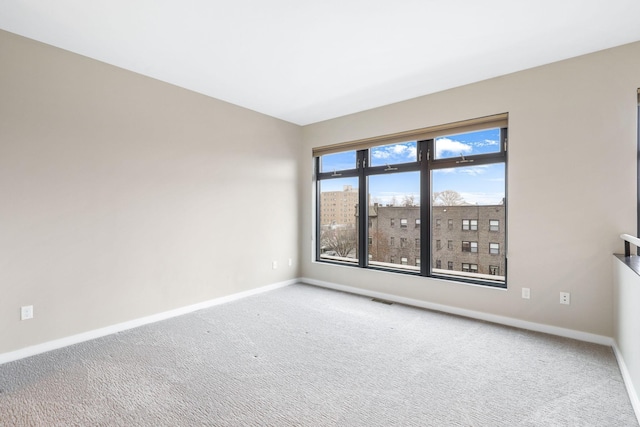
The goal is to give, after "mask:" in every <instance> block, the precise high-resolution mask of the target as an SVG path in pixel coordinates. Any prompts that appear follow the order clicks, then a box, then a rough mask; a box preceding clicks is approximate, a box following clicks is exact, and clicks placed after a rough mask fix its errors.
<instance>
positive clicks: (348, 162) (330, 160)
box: [320, 151, 356, 172]
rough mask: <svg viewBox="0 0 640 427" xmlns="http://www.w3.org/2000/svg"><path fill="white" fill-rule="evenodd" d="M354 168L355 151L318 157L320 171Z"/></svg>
mask: <svg viewBox="0 0 640 427" xmlns="http://www.w3.org/2000/svg"><path fill="white" fill-rule="evenodd" d="M355 168H356V152H355V151H345V152H342V153H335V154H325V155H324V156H321V157H320V172H334V171H341V170H347V169H355Z"/></svg>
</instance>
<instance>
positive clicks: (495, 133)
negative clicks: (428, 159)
mask: <svg viewBox="0 0 640 427" xmlns="http://www.w3.org/2000/svg"><path fill="white" fill-rule="evenodd" d="M434 143H435V151H436V154H435V157H434V158H435V159H436V160H438V159H449V158H452V157H461V156H465V157H466V156H474V155H477V154H487V153H498V152H500V128H495V129H486V130H481V131H476V132H469V133H460V134H457V135H448V136H441V137H438V138H436V139H435V142H434Z"/></svg>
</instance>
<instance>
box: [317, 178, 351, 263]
mask: <svg viewBox="0 0 640 427" xmlns="http://www.w3.org/2000/svg"><path fill="white" fill-rule="evenodd" d="M357 205H358V179H357V178H338V179H327V180H323V181H320V206H319V212H320V215H319V216H320V238H319V241H320V258H324V259H332V260H336V261H349V262H356V261H357V260H358V256H357V253H356V251H357V248H358V242H357V233H356V229H357V227H356V224H357V211H356V208H357Z"/></svg>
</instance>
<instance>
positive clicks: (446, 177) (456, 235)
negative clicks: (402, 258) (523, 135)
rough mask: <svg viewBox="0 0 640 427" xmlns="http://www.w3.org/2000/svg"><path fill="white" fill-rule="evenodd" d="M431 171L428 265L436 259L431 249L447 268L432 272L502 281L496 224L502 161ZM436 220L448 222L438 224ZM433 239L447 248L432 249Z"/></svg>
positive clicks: (500, 211) (501, 237)
mask: <svg viewBox="0 0 640 427" xmlns="http://www.w3.org/2000/svg"><path fill="white" fill-rule="evenodd" d="M431 176H432V188H433V194H432V199H433V207H432V210H431V215H432V224H433V225H432V236H433V237H432V239H433V241H432V253H433V259H432V261H431V263H432V264H431V265H432V267H433V266H435V265H436V262H435V261H436V258H435V255H436V253H437V256H438V259H440V260H441V261H442V263H441V264H442V265H447V266H448V267H449V268H450V269H451V271H447V270H439V269H437V268H432V272H433V273H436V274H443V275H447V276H460V277H468V278H474V279H482V280H490V281H493V282H504V279H505V277H504V276H503V275H504V272H505V268H504V267H505V258H504V252H505V251H504V250H501V247H504V244H505V233H504V227H500V226H499V224H501V223H503V224H504V220H505V207H504V197H505V190H504V189H505V186H504V178H505V166H504V163H497V164H490V165H482V166H464V167H457V168H451V169H440V170H434V171H433V172H432V173H431ZM440 222H446V223H447V224H449V223H453V224H454V226H453V227H446V228H444V227H438V223H440ZM438 240H446V241H447V248H448V250H447V251H439V252H438V250H437V249H438V245H437V241H438ZM449 241H451V242H452V244H449ZM500 274H502V276H501V275H500Z"/></svg>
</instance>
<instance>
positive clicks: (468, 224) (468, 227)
mask: <svg viewBox="0 0 640 427" xmlns="http://www.w3.org/2000/svg"><path fill="white" fill-rule="evenodd" d="M462 229H463V230H465V231H478V220H477V219H463V220H462Z"/></svg>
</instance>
